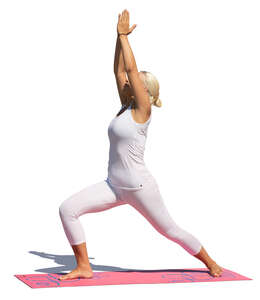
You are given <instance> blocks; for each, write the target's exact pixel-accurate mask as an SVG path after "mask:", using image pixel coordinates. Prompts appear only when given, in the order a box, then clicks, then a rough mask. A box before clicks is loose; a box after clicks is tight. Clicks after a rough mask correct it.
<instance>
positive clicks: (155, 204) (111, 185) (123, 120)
mask: <svg viewBox="0 0 260 300" xmlns="http://www.w3.org/2000/svg"><path fill="white" fill-rule="evenodd" d="M122 108H123V106H122ZM131 108H132V105H130V106H129V107H128V108H127V109H126V110H125V111H124V112H123V113H121V114H120V115H119V116H117V117H115V118H114V119H112V121H111V122H110V124H109V127H108V136H109V141H110V149H109V162H108V176H107V178H106V179H105V180H102V181H100V182H98V183H95V184H92V185H89V186H87V187H85V188H84V189H83V190H81V191H79V192H77V193H76V194H73V195H72V196H70V197H69V198H67V199H66V200H64V201H63V202H62V203H61V205H60V207H59V214H60V218H61V221H62V225H63V228H64V231H65V234H66V236H67V239H68V241H69V243H70V245H78V244H81V243H84V242H86V239H85V234H84V230H83V227H82V225H81V223H80V221H79V217H80V216H81V215H83V214H86V213H93V212H100V211H104V210H107V209H109V208H112V207H116V206H119V205H123V204H130V205H131V206H132V207H134V208H135V209H136V210H137V211H139V212H140V213H141V214H142V215H143V216H144V217H145V218H146V219H147V220H148V221H149V222H150V223H151V224H152V226H153V227H154V228H155V229H156V230H157V231H158V232H159V233H161V234H162V235H164V236H165V237H167V238H168V239H170V240H172V241H174V242H176V243H177V244H179V245H180V246H181V247H183V248H184V249H185V250H186V251H187V252H188V253H190V254H191V255H195V254H197V253H199V251H200V249H201V247H202V245H201V243H200V242H199V240H198V239H197V238H195V237H194V236H193V235H191V234H190V233H188V232H187V231H185V230H183V229H182V228H180V227H179V226H178V225H177V224H176V223H175V222H174V220H173V219H172V217H171V216H170V214H169V212H168V210H167V208H166V206H165V203H164V201H163V198H162V196H161V194H160V191H159V187H158V184H157V182H156V180H155V178H154V177H153V176H152V174H151V173H150V171H149V170H148V169H147V167H146V165H145V162H144V151H145V143H146V137H147V131H148V126H149V124H150V122H151V116H150V118H149V119H148V120H147V121H146V122H145V123H137V122H136V121H135V120H134V119H133V117H132V112H131Z"/></svg>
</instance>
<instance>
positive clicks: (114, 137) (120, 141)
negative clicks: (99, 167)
mask: <svg viewBox="0 0 260 300" xmlns="http://www.w3.org/2000/svg"><path fill="white" fill-rule="evenodd" d="M132 103H133V102H132ZM124 106H125V105H122V108H123V107H124ZM131 108H132V104H131V105H130V106H129V107H128V108H127V109H126V110H125V111H124V112H123V113H121V114H120V115H119V116H117V117H115V118H114V119H112V121H111V122H110V124H109V127H108V137H109V142H110V148H109V162H108V176H107V180H108V181H109V182H110V183H111V184H112V185H116V186H118V187H126V188H130V189H131V188H133V189H134V188H138V187H142V183H143V181H144V180H145V179H147V178H149V177H152V175H151V173H150V171H149V170H148V169H147V167H146V165H145V162H144V151H145V144H146V137H147V131H148V126H149V124H150V122H151V117H152V115H150V118H149V119H148V120H147V121H146V122H145V123H137V122H136V121H135V120H134V119H133V116H132V113H131Z"/></svg>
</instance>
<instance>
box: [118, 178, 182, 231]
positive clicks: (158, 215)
mask: <svg viewBox="0 0 260 300" xmlns="http://www.w3.org/2000/svg"><path fill="white" fill-rule="evenodd" d="M122 197H123V198H124V200H126V202H127V203H128V204H130V205H131V206H132V207H134V208H135V209H136V210H137V211H138V212H140V213H141V214H142V215H143V216H144V217H145V218H146V219H147V220H148V221H149V222H150V223H151V224H152V225H153V226H154V227H155V229H157V230H158V231H159V232H161V233H163V232H167V231H168V230H170V229H172V228H176V229H177V228H178V226H177V224H176V222H175V221H174V220H173V218H172V217H171V215H170V213H169V211H168V209H167V207H166V204H165V202H164V200H163V197H162V195H161V193H160V190H159V186H158V184H157V182H156V181H155V180H152V181H149V182H147V183H145V182H144V184H143V188H142V189H139V190H137V191H133V192H129V191H127V192H125V193H124V196H122Z"/></svg>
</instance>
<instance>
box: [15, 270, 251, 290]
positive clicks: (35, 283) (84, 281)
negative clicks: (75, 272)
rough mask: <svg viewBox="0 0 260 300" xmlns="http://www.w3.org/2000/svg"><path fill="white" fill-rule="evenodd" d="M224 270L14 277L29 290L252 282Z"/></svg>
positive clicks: (57, 274)
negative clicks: (217, 272)
mask: <svg viewBox="0 0 260 300" xmlns="http://www.w3.org/2000/svg"><path fill="white" fill-rule="evenodd" d="M222 269H223V272H222V276H221V277H212V276H211V275H210V274H209V270H208V269H205V268H195V269H172V270H164V271H161V270H147V271H138V272H135V271H124V272H93V277H92V278H79V277H78V278H75V279H70V280H69V279H67V280H63V281H62V280H59V279H58V278H59V277H60V276H61V275H63V274H64V273H49V274H25V275H20V274H17V275H14V276H15V277H16V278H18V279H20V280H21V281H22V282H24V283H25V284H27V285H28V286H30V287H31V288H34V289H35V288H49V287H67V286H93V285H109V284H110V285H111V284H112V285H116V284H151V283H181V282H216V281H234V280H252V279H251V278H248V277H246V276H243V275H240V274H238V273H235V272H233V271H230V270H227V269H224V268H222Z"/></svg>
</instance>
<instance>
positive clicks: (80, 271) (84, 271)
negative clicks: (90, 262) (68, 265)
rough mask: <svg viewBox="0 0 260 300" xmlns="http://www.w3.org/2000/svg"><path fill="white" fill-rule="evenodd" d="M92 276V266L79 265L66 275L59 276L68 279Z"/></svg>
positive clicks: (61, 278)
mask: <svg viewBox="0 0 260 300" xmlns="http://www.w3.org/2000/svg"><path fill="white" fill-rule="evenodd" d="M78 277H82V278H92V277H93V272H92V269H91V267H90V266H86V267H85V266H80V267H79V266H77V268H76V269H74V270H72V271H71V272H70V273H68V274H66V275H62V276H61V277H59V279H60V280H66V279H74V278H78Z"/></svg>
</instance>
